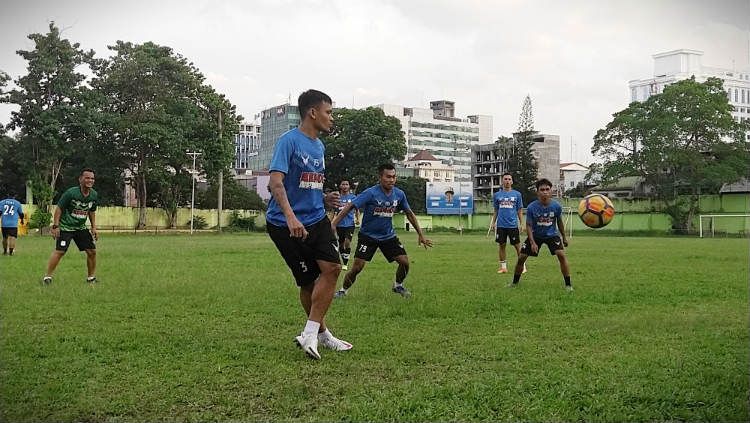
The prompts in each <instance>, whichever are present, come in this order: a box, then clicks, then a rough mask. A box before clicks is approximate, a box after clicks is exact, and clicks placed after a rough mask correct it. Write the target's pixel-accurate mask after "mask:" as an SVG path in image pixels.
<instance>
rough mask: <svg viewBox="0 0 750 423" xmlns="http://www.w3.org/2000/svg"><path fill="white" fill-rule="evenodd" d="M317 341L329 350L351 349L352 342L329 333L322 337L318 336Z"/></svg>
mask: <svg viewBox="0 0 750 423" xmlns="http://www.w3.org/2000/svg"><path fill="white" fill-rule="evenodd" d="M318 343H319V344H320V345H322V346H324V347H326V348H328V349H330V350H334V351H349V350H350V349H352V348H353V347H352V344H350V343H348V342H346V341H342V340H340V339H338V338H336V337H335V336H333V335H331V336H330V337H327V338H324V337H322V336H318Z"/></svg>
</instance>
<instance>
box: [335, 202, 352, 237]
mask: <svg viewBox="0 0 750 423" xmlns="http://www.w3.org/2000/svg"><path fill="white" fill-rule="evenodd" d="M353 207H354V203H346V205H345V206H344V208H343V209H341V210H339V212H338V213H336V216H334V217H333V220H331V227H332V228H333V229H334V232H336V225H338V224H339V222H341V221H342V220H343V219H344V218H345V217H346V215H347V214H349V212H350V211H351V210H352V208H353Z"/></svg>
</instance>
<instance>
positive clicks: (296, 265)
mask: <svg viewBox="0 0 750 423" xmlns="http://www.w3.org/2000/svg"><path fill="white" fill-rule="evenodd" d="M305 229H307V233H308V235H307V238H306V239H305V240H304V241H303V240H302V238H292V237H291V236H289V228H288V227H286V226H276V225H272V224H270V223H268V222H266V231H267V232H268V235H269V236H270V237H271V240H272V241H273V243H274V244H275V245H276V248H277V249H278V250H279V252H280V253H281V257H283V258H284V261H285V262H286V265H287V266H289V269H290V270H291V271H292V275H294V280H295V281H296V282H297V286H305V285H308V284H311V283H313V282H315V280H316V279H318V276H320V267H319V266H318V262H317V260H322V261H327V262H331V263H341V262H340V261H339V252H338V248H339V243H338V241H337V240H336V237H335V236H334V234H333V231H332V230H331V221H330V220H328V217H324V218H323V219H322V220H321V221H320V222H318V223H314V224H312V225H310V226H305Z"/></svg>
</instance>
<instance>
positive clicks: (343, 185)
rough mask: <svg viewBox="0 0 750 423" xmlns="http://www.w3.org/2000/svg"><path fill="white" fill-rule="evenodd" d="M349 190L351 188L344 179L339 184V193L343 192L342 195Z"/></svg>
mask: <svg viewBox="0 0 750 423" xmlns="http://www.w3.org/2000/svg"><path fill="white" fill-rule="evenodd" d="M350 188H351V187H350V186H349V181H347V180H346V179H344V180H343V181H341V182H339V191H341V192H343V193H344V194H346V193H348V192H349V189H350Z"/></svg>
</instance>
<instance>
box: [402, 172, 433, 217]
mask: <svg viewBox="0 0 750 423" xmlns="http://www.w3.org/2000/svg"><path fill="white" fill-rule="evenodd" d="M427 182H428V181H427V179H424V178H420V177H418V176H410V177H407V178H398V180H396V186H397V187H399V188H401V190H402V191H404V193H405V194H406V198H407V199H408V200H409V206H410V207H411V209H412V210H413V211H414V213H427V207H426V204H427Z"/></svg>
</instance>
